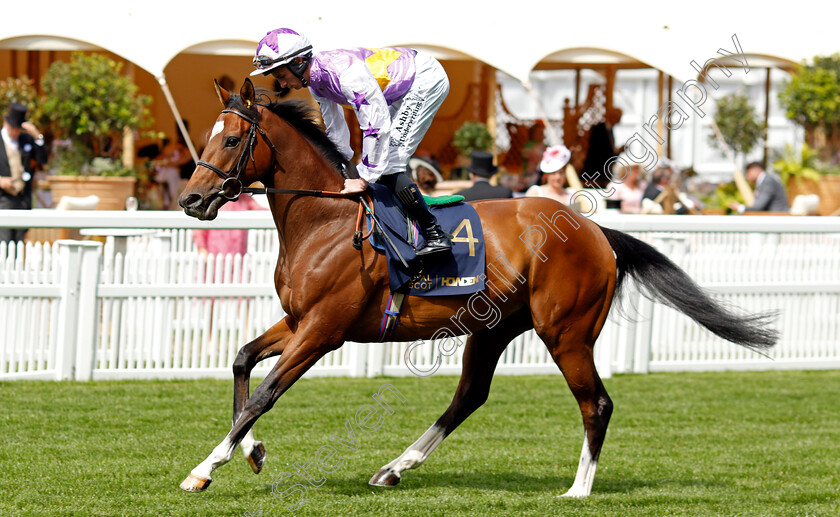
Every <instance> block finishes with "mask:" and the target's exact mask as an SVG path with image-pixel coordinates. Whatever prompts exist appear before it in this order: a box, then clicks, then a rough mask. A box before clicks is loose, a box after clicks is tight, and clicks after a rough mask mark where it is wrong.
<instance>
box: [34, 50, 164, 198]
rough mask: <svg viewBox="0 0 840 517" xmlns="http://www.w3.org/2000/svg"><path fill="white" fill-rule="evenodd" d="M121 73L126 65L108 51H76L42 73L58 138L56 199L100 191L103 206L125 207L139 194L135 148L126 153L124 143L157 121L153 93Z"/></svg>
mask: <svg viewBox="0 0 840 517" xmlns="http://www.w3.org/2000/svg"><path fill="white" fill-rule="evenodd" d="M121 72H122V64H121V63H117V62H116V61H114V60H112V59H110V58H109V57H107V56H105V55H102V54H82V53H75V54H73V56H72V57H71V59H70V61H69V62H62V61H56V62H55V63H53V64H52V65H51V66H50V68H49V69H48V70H47V72H46V73H45V74H44V76H43V77H42V78H41V87H42V89H43V91H44V98H43V101H42V102H41V105H42V110H43V113H44V114H45V116H46V117H47V119H48V120H49V123H50V127H51V129H52V131H53V133H54V135H55V137H56V141H55V142H54V151H55V152H54V158H53V161H54V162H55V163H54V169H55V172H56V175H54V176H51V177H50V188H51V189H52V192H53V200H54V201H56V202H57V201H58V200H59V199H60V198H61V197H62V196H65V195H68V196H88V195H91V194H95V195H97V196H99V198H100V201H99V205H97V208H98V209H103V210H121V209H124V208H125V200H126V198H128V197H130V196H132V195H134V187H135V183H136V181H137V178H136V176H137V172H136V170H135V169H134V165H133V156H132V155H133V152H128V153H125V154H124V155H123V156H122V158H120V153H121V150H122V147H123V145H124V143H128V144H129V145H128V147H129V148H130V147H131V139H132V136H133V132H134V130H136V129H140V128H142V127H145V126H146V125H147V124H148V123H150V122H151V120H150V119H149V117H148V110H147V106H148V105H149V104H150V103H151V98H150V97H149V96H147V95H140V94H139V93H138V90H139V88H138V87H137V85H135V84H133V83H132V82H131V80H130V79H129V78H128V77H127V76H125V75H123V74H122V73H121ZM126 141H127V142H126Z"/></svg>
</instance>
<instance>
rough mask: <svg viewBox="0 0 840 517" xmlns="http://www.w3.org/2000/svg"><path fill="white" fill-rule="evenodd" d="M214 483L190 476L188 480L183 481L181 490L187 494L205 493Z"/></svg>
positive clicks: (210, 480)
mask: <svg viewBox="0 0 840 517" xmlns="http://www.w3.org/2000/svg"><path fill="white" fill-rule="evenodd" d="M212 481H213V480H212V479H204V478H200V477H198V476H194V475H192V474H190V475H189V476H187V479H185V480H183V481H181V490H184V491H185V492H204V491H205V490H207V487H208V486H210V483H211V482H212Z"/></svg>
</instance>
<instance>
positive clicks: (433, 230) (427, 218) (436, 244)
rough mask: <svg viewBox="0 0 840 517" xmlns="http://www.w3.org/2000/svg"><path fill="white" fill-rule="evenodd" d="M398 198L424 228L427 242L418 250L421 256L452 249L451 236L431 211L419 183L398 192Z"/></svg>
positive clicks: (409, 213)
mask: <svg viewBox="0 0 840 517" xmlns="http://www.w3.org/2000/svg"><path fill="white" fill-rule="evenodd" d="M397 199H399V200H400V202H401V203H402V204H403V206H404V207H405V211H406V212H407V213H408V215H409V216H410V217H411V218H412V219H414V220H415V221H417V223H418V224H419V225H420V228H421V229H422V230H423V237H425V239H426V244H425V245H424V246H423V247H422V248H420V249H418V250H417V251H416V253H417V255H418V256H420V257H423V256H426V255H431V254H432V253H441V252H444V251H449V250H451V249H452V243H451V242H450V241H449V237H448V236H447V235H446V234H445V233H443V230H442V229H441V227H440V225H439V224H438V223H437V219H435V216H433V215H432V213H431V211H429V207H428V206H426V202H425V201H424V200H423V196H422V195H421V194H420V190H419V189H418V188H417V185H415V184H414V183H412V184H411V185H409V186H408V187H405V188H404V189H402V190H400V191H399V192H397Z"/></svg>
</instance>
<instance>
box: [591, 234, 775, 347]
mask: <svg viewBox="0 0 840 517" xmlns="http://www.w3.org/2000/svg"><path fill="white" fill-rule="evenodd" d="M601 230H602V231H603V232H604V235H605V236H606V237H607V240H608V241H609V243H610V246H611V247H612V249H613V251H614V252H615V255H616V266H617V268H618V282H617V283H616V296H617V295H618V294H619V293H620V290H621V286H622V283H623V281H624V279H625V277H626V276H627V275H628V274H629V275H630V276H631V277H633V279H634V280H635V281H636V282H637V283H638V284H639V286H640V287H641V288H642V293H643V294H644V295H645V296H646V297H648V298H650V299H652V300H657V301H660V302H662V303H664V304H665V305H668V306H669V307H672V308H674V309H676V310H678V311H680V312H682V313H683V314H685V315H686V316H688V317H690V318H691V319H693V320H694V321H696V322H697V323H699V324H700V325H702V326H704V327H706V328H707V329H709V330H710V331H712V332H714V333H715V334H717V335H718V336H720V337H722V338H723V339H726V340H727V341H731V342H733V343H736V344H738V345H741V346H744V347H747V348H749V349H751V350H754V351H756V352H759V353H764V351H766V350H769V349H770V348H771V347H773V345H775V344H776V341H778V339H779V334H778V332H777V331H776V330H774V329H773V328H771V327H770V325H771V324H772V323H773V320H774V319H775V316H776V315H775V313H763V314H744V315H739V314H736V313H734V312H732V311H730V310H728V309H727V308H726V307H724V306H723V305H722V304H721V303H719V302H717V301H715V300H714V299H712V298H711V297H710V296H709V295H708V294H707V293H706V292H705V291H703V289H701V288H700V286H698V285H697V284H696V283H694V281H693V280H692V279H691V278H690V277H689V276H688V275H687V274H686V273H685V271H683V270H682V269H680V268H679V267H678V266H677V265H676V264H674V263H673V262H671V260H670V259H668V257H666V256H665V255H663V254H662V253H660V252H658V251H657V250H656V249H655V248H654V247H653V246H651V245H649V244H647V243H645V242H642V241H640V240H639V239H636V238H635V237H631V236H630V235H627V234H626V233H621V232H619V231H616V230H610V229H608V228H603V227H602V228H601Z"/></svg>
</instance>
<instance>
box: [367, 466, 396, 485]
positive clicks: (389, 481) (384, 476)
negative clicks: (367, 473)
mask: <svg viewBox="0 0 840 517" xmlns="http://www.w3.org/2000/svg"><path fill="white" fill-rule="evenodd" d="M399 483H400V475H399V474H398V473H397V472H394V471H393V470H391V469H381V470H380V471H379V472H377V473H376V475H375V476H373V477H372V478H370V481H368V484H370V485H373V486H397V485H398V484H399Z"/></svg>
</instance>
